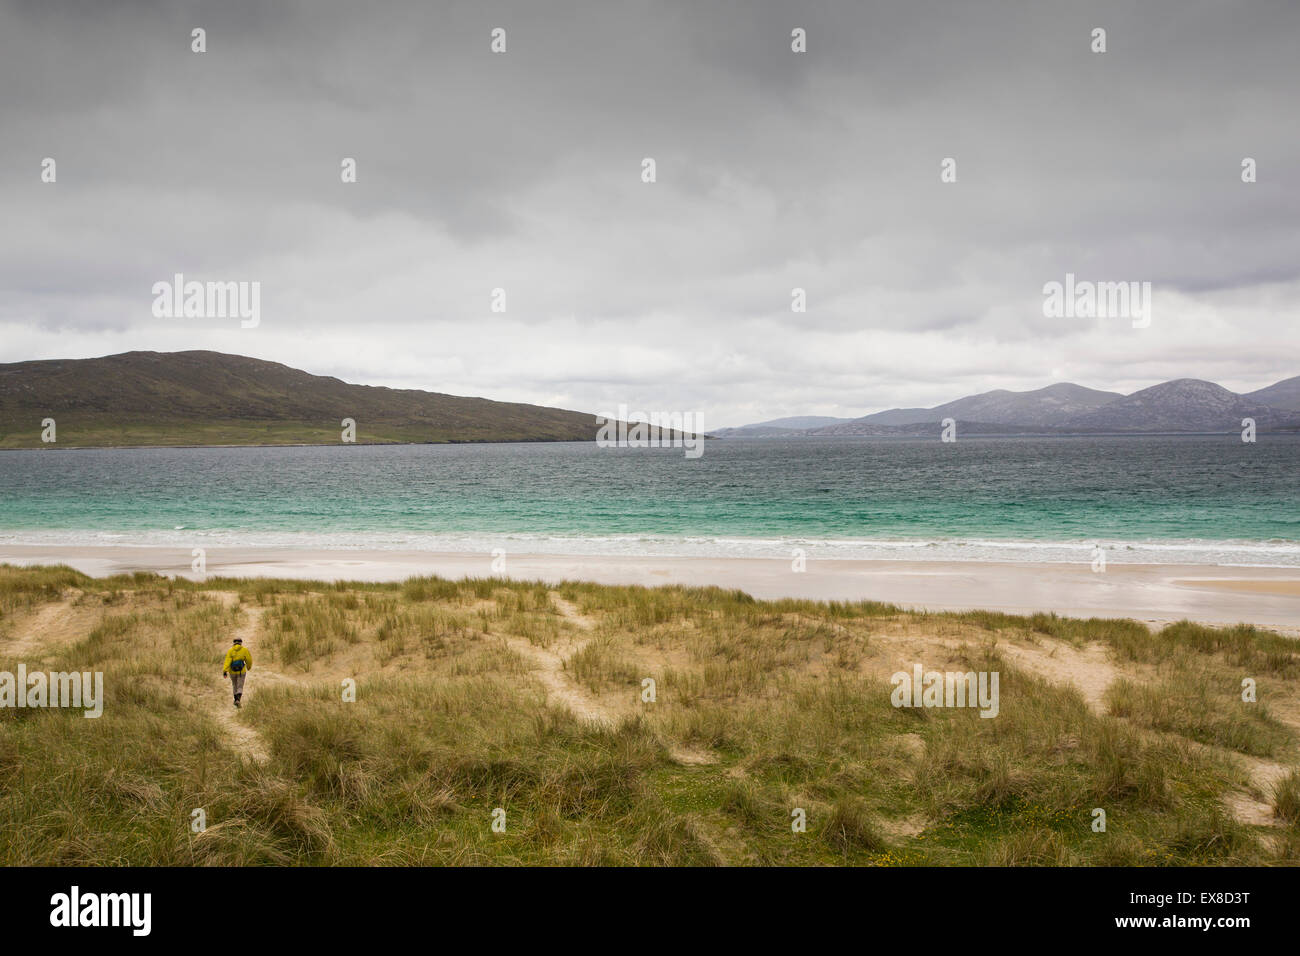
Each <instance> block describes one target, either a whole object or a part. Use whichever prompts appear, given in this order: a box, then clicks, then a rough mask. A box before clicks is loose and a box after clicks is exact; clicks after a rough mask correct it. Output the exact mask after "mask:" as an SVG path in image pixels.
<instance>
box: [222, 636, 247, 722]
mask: <svg viewBox="0 0 1300 956" xmlns="http://www.w3.org/2000/svg"><path fill="white" fill-rule="evenodd" d="M252 669H253V655H252V654H250V653H248V648H246V647H245V646H244V639H243V638H242V637H237V638H235V643H234V644H233V645H232V646H231V648H230V650H228V651H226V659H225V661H223V662H222V664H221V676H222V677H225V676H226V675H227V674H229V675H230V687H231V689H232V690H233V691H234V692H235V706H236V707H238V706H239V698H241V697H243V696H244V677H245V675H247V674H248V672H249V671H251V670H252Z"/></svg>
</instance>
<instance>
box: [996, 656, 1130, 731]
mask: <svg viewBox="0 0 1300 956" xmlns="http://www.w3.org/2000/svg"><path fill="white" fill-rule="evenodd" d="M997 650H998V651H999V652H1000V653H1002V654H1004V655H1006V657H1007V658H1008V659H1009V662H1010V663H1012V664H1015V665H1017V666H1019V667H1023V668H1024V669H1025V670H1027V671H1029V672H1030V673H1031V674H1033V675H1035V676H1036V677H1041V678H1043V679H1044V680H1046V681H1049V682H1050V683H1053V684H1072V685H1073V686H1074V687H1075V689H1076V690H1078V691H1079V693H1080V694H1082V695H1083V699H1084V700H1085V701H1087V703H1088V706H1089V707H1090V708H1092V710H1093V712H1094V713H1098V714H1104V713H1105V712H1106V705H1105V697H1106V688H1107V687H1109V686H1110V685H1111V682H1112V681H1114V680H1115V679H1116V678H1118V677H1119V676H1120V673H1119V671H1118V670H1117V669H1116V668H1115V665H1113V664H1112V663H1111V662H1110V657H1109V653H1108V651H1107V649H1106V647H1105V645H1103V644H1089V645H1087V646H1086V647H1084V648H1083V649H1079V648H1076V647H1074V646H1073V645H1070V644H1067V643H1065V642H1064V641H1056V640H1050V639H1046V638H1044V639H1043V640H1042V641H1041V642H1040V643H1039V644H1038V645H1037V646H1033V645H1031V646H1028V647H1026V646H1023V645H1020V644H1012V643H1009V642H1005V641H999V642H998V644H997Z"/></svg>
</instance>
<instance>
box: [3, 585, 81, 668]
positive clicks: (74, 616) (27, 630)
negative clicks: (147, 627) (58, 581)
mask: <svg viewBox="0 0 1300 956" xmlns="http://www.w3.org/2000/svg"><path fill="white" fill-rule="evenodd" d="M80 596H81V592H80V591H78V590H75V589H73V590H69V591H65V592H64V594H63V596H62V597H61V598H60V599H59V600H57V601H54V602H53V603H50V604H43V605H41V606H40V607H39V608H37V609H36V610H35V611H32V612H31V613H29V614H27V615H24V616H22V617H19V618H18V619H17V620H16V621H14V622H13V623H12V624H11V625H10V630H9V633H10V634H12V635H13V637H12V638H11V639H9V640H7V641H5V642H4V644H3V649H4V652H5V653H6V654H9V655H11V656H13V657H30V658H40V657H43V656H44V654H43V651H44V650H45V649H47V648H49V647H51V646H52V645H68V644H75V643H76V642H77V641H79V640H81V639H82V638H84V637H85V636H86V635H87V634H89V633H90V631H91V630H92V629H93V628H94V626H95V625H96V624H97V623H99V621H100V620H101V616H100V614H99V613H97V609H94V608H81V607H76V606H75V604H74V602H75V601H76V599H77V598H78V597H80Z"/></svg>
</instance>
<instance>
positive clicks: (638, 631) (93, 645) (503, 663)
mask: <svg viewBox="0 0 1300 956" xmlns="http://www.w3.org/2000/svg"><path fill="white" fill-rule="evenodd" d="M554 592H555V595H556V596H559V597H562V598H563V599H565V600H567V601H569V602H572V604H573V605H574V606H575V607H576V608H577V609H578V610H579V612H580V613H581V614H583V615H585V616H586V617H587V618H588V623H589V626H587V627H580V626H579V625H578V623H577V622H575V621H572V620H569V619H568V618H566V617H565V616H564V615H562V614H560V613H559V611H558V608H557V606H556V603H555V602H554V601H553V598H552V594H551V589H548V588H547V587H546V586H544V585H542V584H539V583H527V582H518V583H516V582H508V581H502V580H471V581H445V580H440V579H437V578H419V579H413V580H410V581H407V582H404V583H402V584H363V583H342V584H322V583H315V582H290V581H268V580H259V581H247V580H229V579H213V580H209V581H207V582H205V583H202V584H194V583H190V582H186V581H183V580H175V581H173V580H169V579H164V578H159V577H155V576H153V575H145V574H141V575H132V576H119V577H115V578H106V579H91V578H88V577H85V576H83V575H80V574H78V573H76V572H74V571H71V570H69V569H66V568H38V569H17V568H10V567H0V670H8V671H13V670H14V669H15V668H16V666H17V664H18V662H19V660H20V659H21V660H23V661H25V662H26V663H27V665H28V667H29V668H31V667H35V666H37V664H38V663H39V666H41V667H42V668H44V669H53V670H61V669H72V668H80V669H95V670H103V671H104V673H105V687H106V698H107V699H106V702H105V707H104V716H103V717H101V718H99V719H98V720H86V719H84V718H83V717H82V716H81V714H80V712H68V711H63V710H57V709H50V710H39V709H37V710H32V709H22V710H18V709H3V710H0V861H3V862H4V863H6V864H10V865H13V864H37V865H42V864H104V865H107V864H124V865H144V864H154V865H255V864H292V865H330V864H361V865H369V864H379V865H407V864H429V865H508V864H533V865H562V864H576V865H720V864H729V865H793V866H812V865H951V864H967V865H970V864H973V865H1227V864H1274V863H1294V862H1296V861H1297V860H1300V824H1298V823H1297V820H1298V819H1300V810H1297V807H1300V782H1297V781H1300V777H1298V776H1297V774H1296V772H1295V771H1294V770H1292V772H1291V773H1290V775H1289V776H1285V777H1283V778H1282V780H1281V781H1280V782H1279V783H1278V784H1277V786H1276V787H1275V788H1274V789H1273V790H1272V791H1271V792H1269V793H1261V794H1259V795H1258V797H1259V799H1263V800H1268V801H1271V806H1272V807H1273V813H1274V815H1275V817H1276V820H1277V826H1275V827H1267V828H1266V827H1258V826H1250V825H1247V824H1245V823H1242V822H1239V821H1238V820H1237V819H1235V818H1234V816H1233V815H1232V813H1231V812H1230V810H1229V809H1228V807H1229V802H1228V798H1229V796H1230V795H1232V794H1234V793H1237V792H1240V791H1246V792H1250V791H1251V787H1252V784H1251V782H1250V779H1249V775H1248V766H1247V765H1246V763H1244V762H1243V761H1244V760H1245V759H1246V758H1247V757H1260V756H1266V757H1267V758H1268V759H1269V760H1272V761H1277V762H1280V763H1282V764H1284V765H1286V766H1288V767H1291V768H1294V767H1295V766H1296V763H1297V745H1296V738H1295V732H1294V728H1293V727H1292V726H1291V724H1290V723H1288V722H1287V721H1285V720H1284V719H1283V715H1285V714H1286V713H1293V712H1294V708H1295V705H1296V702H1297V699H1298V698H1300V687H1297V676H1296V675H1297V671H1296V666H1297V661H1298V660H1300V655H1298V654H1297V650H1296V648H1295V645H1294V644H1293V643H1291V642H1289V641H1287V639H1285V638H1282V637H1280V636H1278V635H1274V634H1270V633H1268V632H1263V631H1257V630H1254V629H1250V628H1228V629H1223V630H1222V631H1218V630H1215V629H1210V628H1199V627H1198V626H1196V625H1190V624H1179V625H1174V626H1172V627H1170V628H1166V629H1165V630H1164V631H1163V632H1161V633H1159V634H1149V633H1148V632H1147V631H1146V629H1145V628H1144V627H1142V626H1141V625H1139V624H1136V623H1134V622H1125V621H1101V620H1093V621H1071V620H1069V619H1063V618H1055V617H1051V616H1042V615H1040V616H1035V617H1029V618H1021V617H1013V616H1007V615H990V614H952V615H934V614H928V615H926V614H908V613H905V612H902V611H900V610H898V609H897V608H893V607H890V606H888V605H882V604H876V603H865V602H864V603H837V604H831V605H827V604H819V603H816V602H810V601H779V602H761V601H756V600H754V599H752V598H750V597H749V596H747V595H744V594H741V593H738V592H734V591H724V590H720V589H716V588H680V587H669V588H660V589H646V588H634V587H628V588H620V587H602V586H597V585H592V584H585V583H576V582H567V583H565V584H563V585H560V586H558V587H557V588H555V589H554ZM54 602H65V603H66V604H67V605H68V607H69V608H71V609H72V610H74V611H76V612H77V614H79V615H81V616H80V617H77V618H76V622H77V623H76V626H75V628H74V629H73V631H72V632H69V633H64V634H60V635H37V639H38V649H36V650H34V651H31V652H29V653H27V654H26V655H25V656H23V657H21V658H18V657H13V656H9V649H10V648H11V647H12V646H13V643H12V642H13V641H15V640H17V639H19V638H20V637H22V636H23V635H25V634H27V633H28V631H27V627H28V625H29V624H30V622H31V621H32V619H33V615H35V614H38V613H40V612H41V610H42V609H43V608H46V607H49V606H51V605H52V604H53V603H54ZM250 613H256V614H259V615H260V626H259V628H258V630H257V631H256V632H255V634H254V636H253V637H252V638H251V639H250V641H249V645H250V647H251V649H252V651H253V654H254V668H253V671H252V674H251V676H250V678H249V684H248V688H247V697H246V706H245V708H244V709H243V711H242V712H240V714H239V715H238V718H237V722H238V724H240V725H242V726H244V727H247V728H249V729H251V730H252V731H254V732H255V734H256V736H257V739H258V740H260V741H261V742H262V744H263V745H264V748H265V751H266V754H267V758H266V760H265V761H264V762H258V761H256V760H254V759H252V758H251V756H250V753H249V751H248V748H247V746H246V745H245V744H244V743H243V742H242V741H241V739H240V738H239V737H238V736H237V735H235V734H234V733H233V732H232V731H231V729H230V728H229V727H227V726H226V725H224V724H223V723H222V722H221V721H220V720H219V719H218V714H217V713H216V711H215V710H214V705H213V704H212V703H211V702H212V701H215V702H216V704H218V705H220V706H228V702H227V701H226V700H225V697H224V696H223V695H224V694H225V691H224V690H222V686H221V684H220V681H219V680H218V678H217V676H216V674H217V673H218V670H217V665H218V664H219V663H220V659H221V655H222V654H223V653H224V651H225V649H226V647H227V646H228V641H229V636H230V634H231V633H233V632H234V631H235V630H236V629H238V628H241V627H245V626H247V624H248V621H249V620H250ZM936 639H942V640H943V641H945V642H947V643H945V644H943V645H942V647H943V651H942V654H943V656H942V657H935V656H934V655H935V654H938V653H939V651H938V650H936V648H937V647H939V646H940V645H936V644H929V645H927V644H926V643H925V642H926V641H933V640H936ZM1051 640H1058V641H1062V642H1064V643H1066V644H1070V645H1072V646H1076V647H1082V646H1085V645H1089V644H1100V645H1102V646H1104V647H1106V648H1107V649H1108V651H1107V652H1108V654H1109V657H1110V660H1111V661H1112V663H1113V664H1114V666H1115V667H1116V668H1118V669H1119V671H1120V674H1121V679H1120V680H1119V681H1117V682H1116V683H1115V684H1113V685H1112V686H1111V688H1110V691H1109V694H1108V697H1107V699H1106V704H1105V707H1103V708H1101V709H1096V708H1093V707H1090V706H1089V705H1088V703H1087V702H1086V701H1085V700H1084V699H1083V698H1082V697H1081V696H1080V695H1079V693H1077V692H1076V691H1075V690H1074V689H1072V688H1071V687H1069V686H1066V685H1061V684H1057V683H1052V682H1049V681H1048V680H1045V679H1043V678H1042V677H1041V676H1037V675H1036V674H1035V673H1033V672H1031V671H1030V670H1027V669H1025V668H1024V667H1022V666H1017V665H1014V664H1012V663H1010V662H1009V658H1008V657H1007V656H1005V655H1004V654H1003V653H1002V652H1001V650H1000V648H1001V647H1003V646H1004V645H1005V644H1007V643H1008V642H1021V643H1023V644H1025V646H1029V647H1032V646H1034V645H1033V642H1034V641H1037V642H1040V643H1041V642H1043V641H1051ZM900 642H902V645H901V646H904V647H915V648H917V650H916V655H917V659H918V660H923V661H924V662H925V664H926V666H927V667H928V668H933V669H940V670H949V671H951V670H963V671H964V670H997V671H998V672H999V674H1000V689H1001V706H1000V713H999V716H998V717H996V718H994V719H983V718H981V717H979V715H978V713H977V712H976V711H972V710H944V709H930V710H926V709H896V708H894V707H893V706H892V705H891V704H890V691H891V689H892V688H891V685H890V683H889V681H888V675H889V672H890V671H891V670H892V669H893V668H894V664H893V663H892V662H893V661H894V660H895V658H894V657H891V656H890V655H891V654H897V653H899V650H898V649H899V647H900ZM909 642H910V643H909ZM525 645H528V646H532V647H534V648H548V649H550V650H548V653H558V652H560V651H561V650H563V649H566V648H568V649H572V648H580V649H579V650H577V652H576V653H574V654H572V656H569V657H568V658H567V660H566V662H565V664H564V668H563V671H562V674H561V677H560V678H559V679H562V680H565V681H569V682H571V684H572V686H573V687H574V688H575V689H576V692H582V693H587V694H589V695H590V696H591V697H592V699H593V700H596V701H599V702H600V705H601V706H603V707H607V708H608V709H609V712H610V719H608V720H607V721H604V722H594V723H593V722H585V721H583V720H580V719H578V718H577V717H575V716H574V715H573V714H572V713H571V712H570V711H569V710H568V709H566V708H564V707H562V706H555V705H550V706H548V705H547V703H546V700H547V686H546V683H545V682H544V681H542V680H541V679H540V678H539V675H538V674H537V672H536V671H535V670H534V669H533V668H534V666H535V664H534V663H533V662H531V661H529V660H525V658H524V657H523V656H521V654H520V653H518V652H517V651H518V650H519V649H520V648H523V649H525V650H526V649H527V647H526V646H525ZM566 653H567V651H566ZM269 671H275V672H278V673H279V674H280V675H281V678H280V679H276V680H272V679H270V677H269V675H268V672H269ZM1247 673H1248V674H1250V675H1254V676H1256V677H1257V678H1258V680H1259V693H1260V701H1261V702H1260V703H1259V704H1255V705H1249V704H1245V703H1243V702H1242V701H1241V695H1240V678H1241V676H1242V675H1243V674H1247ZM644 677H652V678H653V679H654V680H655V682H656V686H657V699H656V701H655V702H654V703H653V704H646V703H642V702H641V698H640V692H641V681H642V679H643V678H644ZM344 679H352V680H355V681H356V686H357V698H356V701H355V703H348V702H345V701H343V699H342V694H341V684H342V681H343V680H344ZM205 695H206V696H205ZM683 755H686V756H683ZM692 755H694V759H687V757H691V756H692ZM197 808H202V809H203V810H204V812H205V813H206V816H207V824H208V826H207V830H206V832H204V833H202V834H196V833H193V832H191V830H190V820H191V813H192V812H193V811H194V810H195V809H197ZM498 808H501V809H504V810H505V811H506V829H505V832H503V833H496V832H493V830H492V826H491V824H492V814H493V811H494V810H496V809H498ZM1097 808H1100V809H1103V810H1105V813H1106V820H1107V828H1106V831H1105V832H1103V833H1099V832H1094V830H1093V826H1092V824H1093V820H1094V816H1093V811H1094V810H1095V809H1097ZM795 811H802V812H803V815H804V816H805V818H806V821H807V826H806V830H805V831H804V832H800V833H796V832H793V830H792V828H791V823H792V819H793V818H792V814H793V813H795Z"/></svg>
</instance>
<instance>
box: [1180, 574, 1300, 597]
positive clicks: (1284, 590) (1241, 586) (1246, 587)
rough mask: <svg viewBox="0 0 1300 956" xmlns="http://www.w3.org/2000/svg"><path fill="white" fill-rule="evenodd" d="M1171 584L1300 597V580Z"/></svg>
mask: <svg viewBox="0 0 1300 956" xmlns="http://www.w3.org/2000/svg"><path fill="white" fill-rule="evenodd" d="M1170 583H1171V584H1176V585H1178V586H1179V587H1191V588H1209V589H1212V590H1215V591H1234V592H1237V593H1240V594H1280V595H1283V596H1284V597H1300V579H1296V580H1294V581H1288V580H1286V579H1274V578H1264V579H1257V580H1243V579H1241V578H1228V579H1225V580H1217V581H1216V580H1209V579H1206V578H1189V579H1182V580H1176V581H1171V582H1170Z"/></svg>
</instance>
